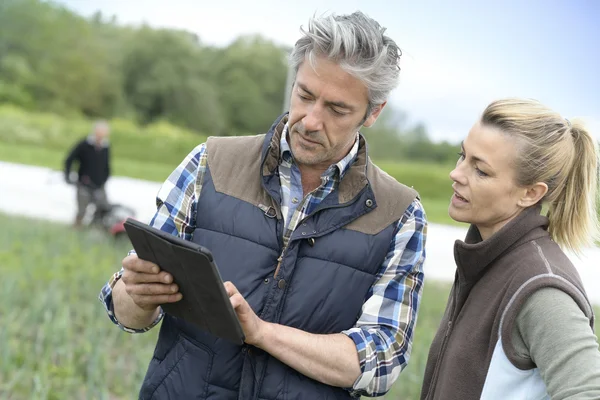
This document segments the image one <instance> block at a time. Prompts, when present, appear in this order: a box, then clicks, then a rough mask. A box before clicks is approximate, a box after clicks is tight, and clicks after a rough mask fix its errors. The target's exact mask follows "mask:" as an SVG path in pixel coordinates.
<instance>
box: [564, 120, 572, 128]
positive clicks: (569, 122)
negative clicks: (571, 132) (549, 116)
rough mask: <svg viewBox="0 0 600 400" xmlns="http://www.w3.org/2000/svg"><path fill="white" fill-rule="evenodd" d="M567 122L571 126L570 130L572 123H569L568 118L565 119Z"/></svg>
mask: <svg viewBox="0 0 600 400" xmlns="http://www.w3.org/2000/svg"><path fill="white" fill-rule="evenodd" d="M565 121H567V125H569V128H570V127H571V121H569V119H568V118H565Z"/></svg>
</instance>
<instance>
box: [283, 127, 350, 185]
mask: <svg viewBox="0 0 600 400" xmlns="http://www.w3.org/2000/svg"><path fill="white" fill-rule="evenodd" d="M287 134H288V124H287V123H286V124H285V127H284V128H283V132H282V133H281V140H280V144H279V149H280V152H281V154H280V155H281V160H284V161H287V162H294V161H293V160H294V155H293V153H292V149H291V148H290V145H289V143H288V141H287ZM358 144H359V134H358V132H356V139H355V140H354V145H353V146H352V148H351V149H350V151H349V152H348V154H346V156H345V157H344V158H342V159H341V160H340V161H338V162H337V163H335V164H332V165H330V166H329V168H327V171H325V172H324V173H323V176H333V175H334V174H335V172H336V171H337V172H339V174H340V175H339V176H340V179H341V178H343V177H344V174H345V173H346V172H347V171H348V169H349V168H350V166H351V165H352V163H353V162H354V160H356V156H357V154H358Z"/></svg>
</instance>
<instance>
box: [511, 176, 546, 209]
mask: <svg viewBox="0 0 600 400" xmlns="http://www.w3.org/2000/svg"><path fill="white" fill-rule="evenodd" d="M546 193H548V185H546V184H545V183H544V182H538V183H535V184H533V185H532V186H530V187H529V188H527V191H526V192H525V194H524V195H523V197H521V198H520V199H519V203H518V204H519V206H520V207H523V208H527V207H530V206H533V205H534V204H537V203H539V201H540V200H541V199H542V198H543V197H544V196H545V195H546Z"/></svg>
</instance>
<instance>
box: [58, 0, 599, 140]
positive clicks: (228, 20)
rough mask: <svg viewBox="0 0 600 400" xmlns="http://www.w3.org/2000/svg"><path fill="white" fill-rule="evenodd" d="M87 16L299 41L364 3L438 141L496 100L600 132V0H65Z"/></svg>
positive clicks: (415, 109) (400, 98)
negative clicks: (517, 102)
mask: <svg viewBox="0 0 600 400" xmlns="http://www.w3.org/2000/svg"><path fill="white" fill-rule="evenodd" d="M60 2H61V3H63V4H65V5H67V6H68V7H69V8H71V9H73V10H74V11H76V12H79V13H80V14H83V15H86V16H88V15H91V14H92V13H93V12H95V11H96V10H101V11H102V12H103V13H105V14H108V15H111V14H114V15H116V16H117V19H118V21H119V22H121V23H126V24H139V23H141V22H146V23H148V24H149V25H152V26H162V27H176V28H182V29H186V30H190V31H193V32H195V33H197V34H198V35H199V36H200V39H201V40H202V41H204V42H205V43H210V44H215V45H226V44H227V43H229V42H231V41H232V40H234V39H235V38H236V37H237V36H239V35H241V34H248V33H260V34H262V35H264V36H266V37H268V38H270V39H272V40H274V41H276V42H278V43H282V44H287V45H290V46H292V45H293V44H294V42H295V41H296V39H297V38H298V37H299V28H300V26H301V25H304V26H306V23H307V21H308V18H309V17H310V16H312V15H313V14H315V13H316V14H322V13H329V12H335V13H338V14H342V13H349V12H353V11H355V10H361V11H363V12H365V13H366V14H368V15H369V16H371V17H373V18H375V19H376V20H377V21H378V22H379V23H380V24H381V25H382V26H384V27H386V28H387V33H388V35H389V36H391V37H392V38H393V39H394V40H395V41H396V42H397V43H398V44H399V45H400V47H401V48H402V49H403V57H402V61H401V68H402V72H401V83H400V86H399V87H398V89H396V90H395V91H394V93H393V95H392V97H391V99H390V103H391V104H394V105H395V106H396V107H397V108H399V109H401V110H403V111H404V112H406V113H407V114H408V117H409V121H410V122H416V121H422V122H424V123H425V124H426V126H427V129H428V131H429V133H430V136H431V137H432V138H433V139H434V140H443V139H445V140H449V141H452V142H458V141H460V140H461V139H462V138H463V137H464V136H465V135H466V133H467V132H468V130H469V129H470V127H471V126H472V124H473V122H474V121H475V120H476V119H477V118H478V116H479V114H480V112H481V111H482V110H483V108H485V106H486V105H487V104H488V103H489V102H490V101H492V100H494V99H496V98H500V97H505V96H519V97H530V98H535V99H538V100H540V101H542V102H544V103H545V104H547V105H548V106H550V107H552V108H554V109H556V110H557V111H559V112H560V113H562V114H563V115H564V116H565V117H568V118H573V117H576V116H581V117H584V118H585V119H586V121H588V124H589V126H590V128H591V129H592V131H593V132H594V134H595V136H596V137H598V138H599V139H600V77H599V75H600V73H599V72H598V71H600V23H599V22H598V21H600V1H595V0H572V1H568V0H563V1H559V0H549V1H542V0H528V1H519V0H503V1H494V2H490V1H475V0H454V1H441V0H438V1H433V0H432V1H425V0H423V1H416V0H413V1H405V0H369V1H365V0H362V1H356V0H331V1H327V0H320V1H317V0H304V1H289V2H284V1H281V0H278V1H276V0H255V1H242V0H237V1H235V0H219V1H205V0H169V1H164V0H162V1H161V0H145V1H141V0H135V1H133V0H132V1H127V2H126V1H122V0H63V1H60Z"/></svg>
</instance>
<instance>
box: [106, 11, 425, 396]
mask: <svg viewBox="0 0 600 400" xmlns="http://www.w3.org/2000/svg"><path fill="white" fill-rule="evenodd" d="M383 31H384V29H383V28H381V27H380V26H379V24H378V23H377V22H375V21H374V20H372V19H370V18H368V17H366V16H365V15H364V14H362V13H359V12H357V13H354V14H352V15H347V16H341V17H333V16H332V17H326V18H316V19H312V20H311V21H310V23H309V26H308V30H307V31H306V32H304V35H303V37H302V38H301V39H300V40H299V41H298V42H297V43H296V46H295V48H294V50H293V53H292V55H291V64H292V65H291V67H292V68H293V69H294V70H295V71H296V77H295V81H294V85H293V89H292V94H291V102H290V110H289V113H286V114H284V115H283V116H280V117H279V118H278V119H277V120H276V121H275V122H274V123H273V125H272V126H271V128H270V130H269V132H268V133H267V134H266V135H258V136H251V137H233V138H232V137H221V138H219V137H212V138H209V139H208V141H207V142H206V143H203V144H201V145H199V146H198V147H197V148H196V149H194V150H193V151H192V152H191V153H190V154H189V155H188V156H187V158H186V159H185V160H183V162H182V163H181V164H180V165H179V166H178V167H177V169H176V170H175V171H174V172H173V173H172V174H171V176H170V177H169V179H168V180H167V181H166V182H165V184H164V185H163V187H162V188H161V190H160V191H159V193H158V196H157V207H158V210H157V212H156V215H155V216H154V218H153V219H152V221H151V222H150V224H151V225H152V226H154V227H157V228H159V229H162V230H163V231H165V232H169V233H171V234H173V235H178V236H180V237H182V238H184V239H186V240H191V241H193V242H196V243H199V244H202V245H203V246H205V247H207V248H208V249H210V250H211V252H212V253H213V255H214V258H215V261H216V264H217V265H218V267H219V269H220V273H221V276H222V277H223V280H224V281H226V283H225V287H226V290H227V292H228V294H229V296H230V300H231V303H232V305H233V307H234V309H235V310H236V313H237V316H238V318H239V320H240V322H241V325H242V327H243V329H244V333H245V336H246V343H245V344H244V345H243V346H241V347H240V346H236V345H234V344H231V343H229V342H227V341H225V340H221V339H218V338H216V337H214V336H212V335H210V334H207V333H205V332H202V331H200V330H199V329H196V328H195V327H194V326H192V325H191V324H189V323H187V322H185V321H183V320H181V319H178V318H174V317H172V316H170V315H168V314H164V313H163V311H162V309H161V308H160V307H159V304H163V303H168V302H176V301H178V300H180V299H181V294H180V293H178V288H177V286H176V285H175V284H173V283H172V277H171V276H170V275H169V274H167V273H166V272H164V271H162V272H161V271H160V266H157V265H154V264H152V263H148V262H145V261H142V260H140V259H138V258H137V257H136V255H135V254H131V255H129V256H128V257H126V258H125V259H124V261H123V268H122V269H121V270H120V271H119V272H118V273H116V274H115V275H114V276H113V278H111V280H110V281H109V282H108V284H107V285H106V286H105V287H104V288H103V289H102V292H101V293H100V300H101V301H103V302H104V304H105V307H106V309H107V311H108V314H109V316H110V318H111V319H112V321H113V322H114V323H116V324H118V325H119V326H120V327H121V328H122V329H124V330H126V331H128V332H143V331H147V330H148V329H150V328H152V327H153V326H155V325H156V324H157V323H158V322H159V321H161V320H162V326H161V329H160V335H159V338H158V342H157V345H156V349H155V353H154V357H153V359H152V360H151V362H150V365H149V367H148V372H147V374H146V377H145V380H144V382H143V384H142V387H141V391H140V398H141V399H150V398H153V399H167V398H182V399H183V398H186V399H187V398H195V399H213V398H214V399H281V398H286V399H290V398H294V399H348V398H354V397H357V396H360V395H370V396H378V395H382V394H384V393H386V392H387V391H388V390H389V389H390V387H391V385H392V383H393V382H394V381H395V380H396V378H397V377H398V375H399V374H400V371H401V370H402V369H403V368H404V367H405V366H406V364H407V362H408V358H409V355H410V349H411V345H412V335H413V332H414V328H415V321H416V315H417V310H418V305H419V301H420V296H421V289H422V283H423V269H422V265H423V261H424V258H425V251H424V245H425V233H426V220H425V214H424V211H423V208H422V206H421V204H420V202H419V199H418V197H417V193H416V192H415V191H414V190H412V189H410V188H408V187H406V186H404V185H401V184H400V183H398V182H396V181H395V180H394V179H393V178H391V177H390V176H389V175H387V174H386V173H384V172H383V171H381V170H380V169H378V168H377V167H376V166H375V165H373V164H372V163H371V161H370V160H369V158H368V156H367V147H366V143H365V139H364V137H363V136H362V135H361V134H360V133H359V132H358V130H359V129H360V128H361V127H362V126H365V127H369V126H371V125H373V124H374V123H375V121H376V120H377V117H378V116H379V114H380V113H381V110H382V109H383V107H384V106H385V104H386V100H387V98H388V96H389V93H390V92H391V90H392V89H393V88H394V87H395V86H396V85H397V80H398V75H399V68H398V62H399V57H400V50H399V49H398V47H397V46H396V44H395V43H394V42H393V41H392V40H391V39H390V38H389V37H387V36H384V35H383Z"/></svg>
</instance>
